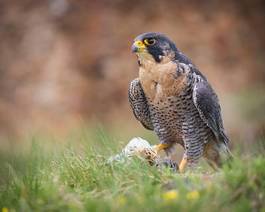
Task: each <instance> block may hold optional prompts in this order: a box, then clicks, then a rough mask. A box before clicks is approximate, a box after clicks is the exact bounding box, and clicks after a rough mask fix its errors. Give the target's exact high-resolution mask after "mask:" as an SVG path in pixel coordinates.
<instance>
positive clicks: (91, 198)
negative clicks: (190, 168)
mask: <svg viewBox="0 0 265 212" xmlns="http://www.w3.org/2000/svg"><path fill="white" fill-rule="evenodd" d="M97 134H98V135H97ZM96 135H97V136H96ZM75 139H77V138H76V137H72V138H70V139H69V141H68V142H67V143H68V144H63V143H59V142H55V141H53V139H41V138H35V139H33V141H30V142H29V143H31V146H30V148H29V149H27V148H24V150H20V151H18V150H17V149H19V148H17V149H15V150H13V151H11V150H9V151H6V150H5V151H4V150H2V151H1V152H0V174H1V177H0V209H3V211H6V209H8V211H265V203H264V198H265V158H264V157H263V156H262V154H260V153H259V154H255V155H252V156H248V157H244V156H241V157H237V159H235V160H234V161H233V162H232V164H231V166H230V167H224V168H223V169H222V170H220V171H219V172H215V173H214V172H209V171H208V169H205V170H207V171H205V170H204V168H202V169H200V170H199V171H196V172H194V173H185V174H178V173H174V172H172V171H170V170H169V169H166V168H165V169H162V170H158V169H156V168H155V167H150V166H149V165H148V164H147V163H145V162H144V161H142V160H140V159H137V158H136V159H134V160H132V161H131V162H127V163H116V164H112V165H111V164H107V163H106V160H107V158H108V157H109V156H110V155H111V154H113V153H114V152H117V151H118V150H119V149H121V148H122V146H123V145H124V144H125V143H127V142H124V143H115V142H114V140H115V138H111V136H109V135H108V134H105V133H102V132H100V133H95V134H94V135H91V134H87V135H86V136H81V137H79V138H78V142H72V144H69V143H71V141H74V140H75ZM110 146H112V148H110ZM113 146H114V147H113ZM13 149H14V148H13ZM20 149H21V148H20ZM263 153H264V152H263Z"/></svg>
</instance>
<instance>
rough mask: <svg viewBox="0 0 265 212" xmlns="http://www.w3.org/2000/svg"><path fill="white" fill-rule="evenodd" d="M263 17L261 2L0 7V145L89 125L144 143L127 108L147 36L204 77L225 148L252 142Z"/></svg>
mask: <svg viewBox="0 0 265 212" xmlns="http://www.w3.org/2000/svg"><path fill="white" fill-rule="evenodd" d="M264 11H265V5H264V3H263V2H262V1H261V0H242V1H229V0H223V1H217V0H212V1H208V0H202V1H196V0H193V1H181V0H177V1H169V0H168V1H162V0H146V1H140V0H131V1H126V0H111V1H107V0H105V1H104V0H97V1H92V0H91V1H89V0H79V1H75V0H43V1H36V0H9V1H4V0H1V1H0V40H1V42H0V74H1V76H0V142H1V144H6V143H8V142H11V141H13V140H16V139H17V138H20V137H24V136H27V135H28V134H30V133H34V132H41V133H44V134H45V133H47V134H54V135H56V136H57V135H58V136H65V135H67V134H68V133H69V132H71V131H73V130H76V129H79V128H83V127H88V128H93V127H95V126H97V125H100V126H104V128H106V129H108V130H109V131H113V132H114V131H115V132H116V134H117V135H118V137H119V138H121V139H122V138H124V139H125V138H127V137H126V136H125V134H126V135H130V136H144V135H147V136H150V135H151V134H152V133H151V132H148V131H146V130H144V129H143V128H142V126H141V125H140V123H138V122H137V121H136V120H135V118H134V116H133V114H132V111H131V109H130V108H129V104H128V100H127V89H128V84H129V82H130V81H131V80H132V79H134V78H135V77H137V75H138V66H137V62H136V57H135V55H133V54H132V53H131V52H130V46H131V44H132V40H133V39H134V38H135V37H136V36H137V35H138V34H140V33H143V32H147V31H156V32H162V33H164V34H166V35H168V36H169V37H170V38H172V40H174V41H175V42H176V44H177V47H178V48H179V49H180V50H181V51H182V52H184V53H185V54H186V55H187V56H188V57H190V58H191V59H192V61H193V62H194V63H195V64H196V65H197V66H198V67H199V69H200V70H201V72H203V74H204V75H206V76H207V78H208V80H209V81H210V83H211V84H212V85H213V87H214V88H215V90H216V92H217V93H218V95H219V98H220V102H221V106H222V113H223V116H224V122H225V128H226V131H227V132H228V134H229V136H230V137H231V138H232V140H233V145H234V144H237V143H242V144H244V145H245V146H247V145H249V143H250V142H255V141H257V140H259V139H260V138H261V137H262V136H263V135H264V131H265V93H264V92H265V84H264V83H265V58H264V56H265V27H264V26H265V13H264ZM151 136H154V135H153V134H152V135H151Z"/></svg>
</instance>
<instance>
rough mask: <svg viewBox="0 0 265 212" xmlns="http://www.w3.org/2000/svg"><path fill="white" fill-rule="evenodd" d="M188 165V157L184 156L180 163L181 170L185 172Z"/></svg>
mask: <svg viewBox="0 0 265 212" xmlns="http://www.w3.org/2000/svg"><path fill="white" fill-rule="evenodd" d="M186 165H187V159H186V158H182V160H181V162H180V164H179V172H180V173H184V170H185V167H186Z"/></svg>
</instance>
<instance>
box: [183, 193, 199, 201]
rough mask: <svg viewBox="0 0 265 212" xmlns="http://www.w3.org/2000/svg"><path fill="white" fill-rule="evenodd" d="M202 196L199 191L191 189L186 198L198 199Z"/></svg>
mask: <svg viewBox="0 0 265 212" xmlns="http://www.w3.org/2000/svg"><path fill="white" fill-rule="evenodd" d="M199 197H200V193H199V192H198V191H191V192H189V193H187V195H186V198H187V199H188V200H197V199H198V198H199Z"/></svg>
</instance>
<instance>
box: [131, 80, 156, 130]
mask: <svg viewBox="0 0 265 212" xmlns="http://www.w3.org/2000/svg"><path fill="white" fill-rule="evenodd" d="M128 94H129V102H130V105H131V108H132V110H133V114H134V116H135V117H136V119H137V120H138V121H140V122H141V123H142V125H143V126H144V127H145V128H146V129H148V130H154V127H153V124H152V121H151V117H150V112H149V107H148V104H147V101H146V98H145V95H144V91H143V89H142V86H141V83H140V81H139V79H134V80H133V81H132V82H131V83H130V86H129V91H128Z"/></svg>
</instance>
